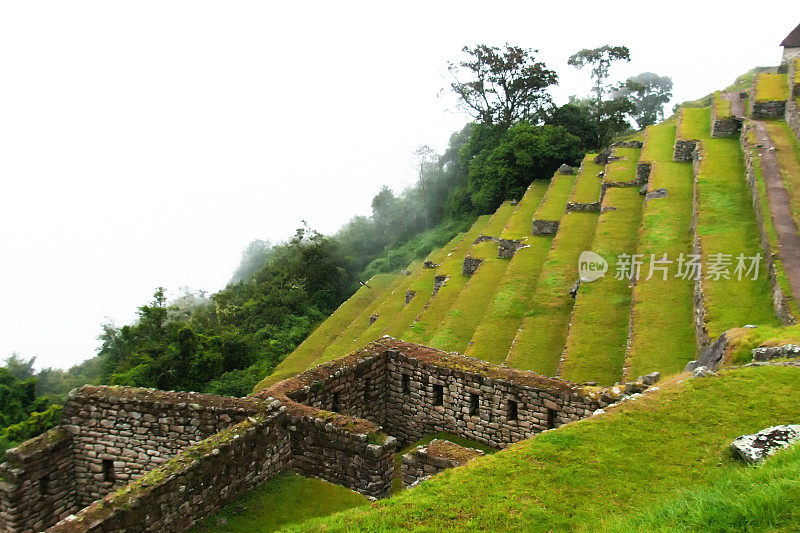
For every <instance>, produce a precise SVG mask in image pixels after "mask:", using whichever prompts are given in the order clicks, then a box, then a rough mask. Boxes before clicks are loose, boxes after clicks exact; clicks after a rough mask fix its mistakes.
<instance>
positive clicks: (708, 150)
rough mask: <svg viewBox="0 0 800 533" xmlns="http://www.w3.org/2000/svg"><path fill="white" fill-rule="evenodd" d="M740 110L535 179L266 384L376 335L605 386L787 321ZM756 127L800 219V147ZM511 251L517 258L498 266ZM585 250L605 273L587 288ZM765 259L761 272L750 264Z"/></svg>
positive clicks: (688, 115) (725, 96) (344, 314)
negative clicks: (582, 263) (747, 330)
mask: <svg viewBox="0 0 800 533" xmlns="http://www.w3.org/2000/svg"><path fill="white" fill-rule="evenodd" d="M793 79H794V74H792V76H786V75H777V74H775V75H772V74H760V75H758V76H756V78H755V81H754V83H753V85H752V87H751V91H753V92H754V94H753V95H752V97H751V98H750V100H752V102H753V106H754V107H755V113H758V112H759V111H758V109H759V107H758V106H759V105H763V104H764V102H767V104H768V105H767V108H763V109H771V108H772V107H775V106H773V105H772V104H773V103H772V102H771V101H770V99H771V98H788V96H787V95H789V94H791V93H792V91H790V90H789V89H788V88H786V87H784V86H785V85H787V84H788V83H789V80H793ZM743 101H744V100H743V99H741V98H740V94H739V92H720V93H716V94H715V95H714V97H713V99H712V102H713V103H712V106H713V113H712V108H711V107H684V108H682V109H681V110H680V111H679V112H678V114H677V116H676V117H675V118H673V119H670V120H667V121H665V122H663V123H661V124H659V125H657V126H651V127H650V128H648V129H647V131H646V132H643V133H642V134H639V136H638V137H634V138H633V139H632V140H629V141H627V142H620V143H617V144H616V145H614V146H613V147H612V149H611V151H607V152H604V153H602V154H588V155H587V156H586V157H585V158H584V160H583V162H582V164H581V167H580V169H578V170H577V172H575V173H572V172H570V171H566V173H563V174H562V173H560V172H557V173H556V174H555V175H554V176H553V177H552V178H551V179H550V180H535V181H533V182H532V184H531V186H530V187H529V188H528V190H527V192H526V194H525V195H524V197H523V198H521V199H520V201H519V202H506V203H504V204H503V205H502V206H500V208H499V209H498V210H497V211H496V212H495V213H494V214H493V215H491V216H483V217H480V218H479V219H478V220H477V221H476V222H475V223H474V225H473V226H472V228H470V230H469V231H468V232H467V233H465V234H463V235H459V236H458V237H456V238H455V239H453V241H451V242H450V243H448V245H447V246H445V247H443V248H442V249H440V250H437V251H435V252H433V253H431V254H430V256H429V257H428V258H427V262H426V263H425V264H423V262H417V263H414V264H412V265H410V266H409V267H408V269H407V270H406V271H404V272H403V273H401V274H394V275H382V276H376V277H375V278H374V279H372V280H370V281H369V282H368V287H362V288H361V289H360V290H359V291H358V292H357V293H356V294H355V295H354V296H353V297H352V298H351V299H350V300H349V301H348V302H346V303H345V304H343V305H342V307H341V308H340V309H339V310H337V312H336V313H334V315H332V316H331V317H330V318H329V319H328V320H327V321H325V322H324V323H323V324H322V325H321V326H320V327H319V328H318V329H317V330H316V331H314V333H313V334H312V335H311V336H310V337H309V338H308V339H307V340H306V341H305V342H304V343H303V344H302V345H301V346H300V347H298V349H297V350H296V351H295V352H294V353H293V354H291V355H290V356H289V357H288V358H287V359H286V360H285V361H284V362H283V363H282V364H281V365H280V366H279V367H278V369H277V370H276V372H275V374H274V375H273V376H270V377H269V378H267V380H265V382H263V383H262V384H261V385H260V386H264V385H267V384H271V383H274V382H275V381H277V380H279V379H282V378H285V377H287V376H290V375H292V374H293V373H297V372H299V371H301V370H304V369H306V368H308V367H310V366H313V365H315V364H319V363H322V362H325V361H329V360H331V359H334V358H337V357H340V356H343V355H345V354H347V353H350V352H352V351H354V350H356V349H357V348H359V347H360V346H363V345H365V344H367V343H368V342H370V341H372V340H374V339H376V338H378V337H380V336H382V335H391V336H394V337H398V338H402V339H404V340H407V341H411V342H416V343H420V344H425V345H431V346H433V347H436V348H440V349H444V350H451V351H457V352H460V353H465V354H466V355H469V356H472V357H476V358H479V359H483V360H485V361H489V362H492V363H498V364H499V363H504V364H506V365H508V366H511V367H517V368H522V369H526V370H533V371H535V372H539V373H542V374H546V375H558V376H561V377H564V378H566V379H570V380H574V381H578V382H596V383H598V384H601V385H611V384H613V383H615V382H619V381H626V380H632V379H635V378H636V377H637V376H639V375H643V374H645V373H648V372H652V371H656V370H657V371H660V372H662V373H663V374H667V375H669V374H675V373H677V372H680V371H681V370H682V369H683V367H684V366H685V365H686V363H687V362H688V361H690V360H692V359H695V358H696V357H697V356H698V353H699V352H700V351H702V350H703V349H704V348H705V347H706V346H707V345H708V344H709V343H710V341H712V340H713V339H715V338H716V337H717V336H719V335H720V334H721V333H723V332H724V331H726V330H728V329H731V328H736V327H741V326H743V325H745V324H761V325H764V326H768V327H777V326H779V325H780V324H781V323H782V322H784V323H785V322H787V320H791V319H792V317H793V316H796V315H798V314H800V313H799V312H798V311H797V305H796V303H795V302H794V297H793V293H794V292H796V291H795V290H793V287H792V285H791V283H790V281H791V274H792V271H791V269H789V268H788V267H787V265H786V264H785V260H786V257H785V256H786V251H785V250H784V246H783V241H780V242H779V240H778V237H779V233H780V230H779V231H777V232H776V229H775V227H776V226H775V224H774V223H773V222H774V221H773V219H774V218H775V216H776V215H775V214H774V213H773V211H774V209H775V206H774V205H773V204H772V203H771V202H773V201H774V200H772V199H771V196H770V194H769V191H770V187H769V184H768V183H766V182H765V180H764V176H763V172H762V168H761V167H762V166H763V163H762V162H761V159H762V158H763V154H761V155H760V153H758V151H757V150H756V149H755V148H754V147H755V146H756V144H757V143H758V142H761V140H759V141H756V140H755V137H754V136H755V133H752V132H750V133H746V134H744V135H743V136H742V140H741V142H740V139H739V138H738V133H737V131H738V130H737V122H736V121H741V120H747V119H744V115H745V114H746V111H745V106H744V104H743ZM780 103H781V102H779V104H780ZM770 106H772V107H770ZM712 120H713V121H715V122H712ZM753 123H754V124H756V125H757V126H758V127H762V126H763V128H764V130H763V131H764V133H763V135H765V136H768V137H769V138H770V142H773V143H774V144H775V146H776V149H775V150H771V151H770V155H772V154H773V152H774V154H775V155H772V157H774V158H775V161H776V163H775V164H776V165H777V166H778V167H779V168H780V172H781V176H782V180H783V184H784V186H785V190H786V195H787V198H788V204H789V207H788V209H789V212H790V213H791V215H790V216H791V217H792V218H793V219H794V221H795V224H797V223H798V222H800V144H799V143H798V141H797V138H796V137H795V135H794V132H793V130H792V128H791V126H790V124H789V122H788V121H784V120H783V119H782V117H777V118H776V119H766V120H765V119H760V120H756V121H754V122H753ZM712 124H713V125H714V127H713V128H712ZM726 128H727V129H726ZM747 128H748V127H746V128H745V130H747V131H750V130H748V129H747ZM712 130H713V131H712ZM748 143H749V144H748ZM742 146H749V148H747V154H746V153H745V152H744V151H743V149H742ZM745 155H748V157H751V158H753V161H755V162H756V165H755V168H753V166H752V165H751V163H750V162H747V161H746V158H745ZM746 163H747V165H749V166H746ZM748 169H750V170H748ZM748 172H750V174H748ZM748 175H752V176H753V177H752V178H750V181H748ZM759 191H760V192H759ZM765 213H766V215H767V216H764V214H765ZM798 238H800V237H798ZM509 245H510V246H511V247H512V248H516V251H515V253H514V251H513V250H512V252H511V253H510V254H508V253H507V254H506V255H505V256H501V253H500V250H501V248H503V247H504V246H505V248H506V250H507V249H508V246H509ZM586 250H592V251H594V252H595V253H598V254H600V256H602V257H603V259H605V261H606V262H607V271H606V272H605V276H604V277H602V278H601V279H598V280H596V281H588V280H586V281H584V282H583V283H579V277H580V272H579V264H578V258H579V256H580V254H581V253H582V252H583V251H586ZM765 256H766V261H765V264H763V265H758V264H756V265H755V266H756V268H752V267H753V263H752V262H751V263H748V261H749V260H751V258H755V259H756V263H757V262H758V261H764V260H765ZM475 264H477V268H476V269H474V271H471V270H470V269H471V268H474V266H475ZM758 266H761V267H762V268H758ZM740 278H741V279H740ZM776 291H778V292H776ZM787 315H788V317H789V318H788V319H787Z"/></svg>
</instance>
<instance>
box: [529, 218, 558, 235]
mask: <svg viewBox="0 0 800 533" xmlns="http://www.w3.org/2000/svg"><path fill="white" fill-rule="evenodd" d="M556 233H558V220H534V221H533V224H532V225H531V234H532V235H555V234H556Z"/></svg>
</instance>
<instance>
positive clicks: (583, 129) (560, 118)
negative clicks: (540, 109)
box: [545, 99, 600, 151]
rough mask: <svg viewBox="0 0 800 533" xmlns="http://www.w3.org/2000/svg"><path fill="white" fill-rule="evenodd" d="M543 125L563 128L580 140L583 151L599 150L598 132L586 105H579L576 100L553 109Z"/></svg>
mask: <svg viewBox="0 0 800 533" xmlns="http://www.w3.org/2000/svg"><path fill="white" fill-rule="evenodd" d="M545 124H550V125H553V126H563V127H564V128H566V130H567V131H568V132H569V133H571V134H572V135H574V136H576V137H578V138H579V139H580V140H581V149H582V150H584V151H588V150H593V149H596V148H600V146H598V144H597V143H598V142H600V132H599V130H598V127H599V126H598V124H597V122H596V121H595V119H594V116H593V115H592V113H591V111H590V110H589V106H588V105H580V102H579V101H577V100H574V99H573V100H572V101H571V102H570V103H568V104H564V105H563V106H561V107H557V108H555V109H553V111H552V112H551V113H550V114H549V115H548V116H547V117H546V118H545Z"/></svg>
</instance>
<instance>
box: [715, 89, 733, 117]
mask: <svg viewBox="0 0 800 533" xmlns="http://www.w3.org/2000/svg"><path fill="white" fill-rule="evenodd" d="M714 115H715V116H716V118H717V120H725V119H726V118H731V116H732V115H731V101H730V100H728V99H727V98H723V97H722V93H721V92H720V91H717V92H715V93H714Z"/></svg>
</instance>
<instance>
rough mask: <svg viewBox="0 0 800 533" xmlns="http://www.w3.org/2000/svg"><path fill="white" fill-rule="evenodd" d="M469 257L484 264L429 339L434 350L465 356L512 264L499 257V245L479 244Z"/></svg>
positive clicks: (494, 243) (491, 243)
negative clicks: (468, 345)
mask: <svg viewBox="0 0 800 533" xmlns="http://www.w3.org/2000/svg"><path fill="white" fill-rule="evenodd" d="M470 255H472V256H473V257H479V258H482V259H483V263H481V266H480V267H478V270H477V271H476V272H475V273H474V274H473V275H472V277H471V278H470V280H469V282H468V283H467V284H466V286H465V287H464V288H463V289H462V290H461V292H460V293H459V294H458V297H457V298H456V300H455V302H453V305H452V306H451V307H450V310H449V311H448V312H447V315H446V316H445V317H444V320H443V322H442V324H441V326H440V327H439V329H438V330H437V331H436V333H435V334H434V335H433V337H432V338H431V339H430V345H431V346H433V347H434V348H438V349H440V350H445V351H453V352H458V353H464V350H466V348H467V343H468V342H469V340H470V339H471V338H472V334H473V333H475V329H476V328H477V327H478V325H479V324H480V322H481V319H482V318H483V315H484V313H485V311H486V308H487V307H488V306H489V304H490V303H491V302H492V300H493V299H494V295H495V293H496V292H497V289H498V286H499V284H500V282H501V280H502V279H503V276H504V275H505V273H506V269H507V268H508V265H509V263H510V261H509V260H508V259H499V258H498V257H497V243H496V242H491V241H488V242H482V243H479V244H476V245H475V246H473V247H472V250H470Z"/></svg>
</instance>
